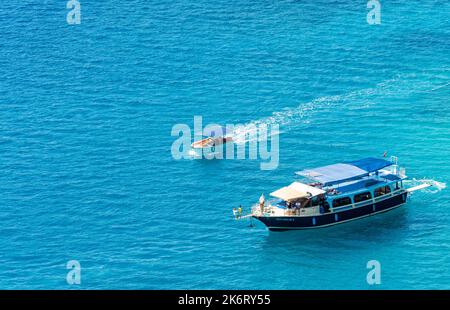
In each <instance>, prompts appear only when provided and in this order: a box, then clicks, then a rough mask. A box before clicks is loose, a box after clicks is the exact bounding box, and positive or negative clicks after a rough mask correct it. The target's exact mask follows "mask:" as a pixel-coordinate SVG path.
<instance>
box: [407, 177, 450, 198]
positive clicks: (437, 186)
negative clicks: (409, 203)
mask: <svg viewBox="0 0 450 310" xmlns="http://www.w3.org/2000/svg"><path fill="white" fill-rule="evenodd" d="M403 183H405V184H408V186H411V187H412V186H417V185H420V184H430V185H431V186H430V187H428V188H426V189H424V190H423V192H424V193H430V194H436V193H438V192H440V191H442V190H443V189H445V188H446V187H447V185H446V184H445V183H444V182H439V181H436V180H433V179H416V178H412V179H410V180H405V181H403Z"/></svg>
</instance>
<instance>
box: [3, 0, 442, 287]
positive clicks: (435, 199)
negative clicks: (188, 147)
mask: <svg viewBox="0 0 450 310" xmlns="http://www.w3.org/2000/svg"><path fill="white" fill-rule="evenodd" d="M80 3H81V14H82V15H81V24H79V25H69V24H68V23H67V21H66V15H67V13H68V12H69V10H68V9H66V1H64V0H58V1H50V0H47V1H31V0H21V1H2V4H1V5H0V288H1V289H450V203H449V201H450V193H449V190H448V188H446V184H448V183H449V182H450V102H449V98H450V2H449V1H447V0H442V1H439V0H420V1H419V0H409V1H399V0H397V1H381V4H382V6H381V24H380V25H370V24H368V23H367V21H366V15H367V13H368V12H369V9H367V7H366V5H367V2H366V1H353V0H339V1H330V0H302V1H266V0H261V1H247V0H239V1H238V0H227V1H224V0H217V1H205V0H198V1H187V0H184V1H179V0H174V1H166V0H162V1H153V0H151V1H144V0H130V1H119V0H109V1H106V0H104V1H99V0H95V1H94V0H80ZM194 115H198V116H202V117H203V123H204V124H208V123H218V124H244V125H252V124H255V125H256V124H268V125H273V124H278V125H279V126H280V133H279V135H277V137H278V138H279V143H280V158H279V165H278V168H277V169H274V170H261V167H260V164H261V160H258V159H257V160H250V159H246V160H205V159H203V160H202V159H182V160H175V159H174V158H173V156H172V153H171V147H172V144H173V143H174V141H175V140H176V139H177V137H174V136H172V135H171V131H172V127H173V126H174V125H175V124H186V125H188V126H190V127H192V126H193V123H194ZM384 152H387V154H388V156H390V155H396V156H398V158H399V163H400V164H401V165H402V166H404V167H406V173H407V174H408V175H409V177H410V178H411V180H414V179H415V180H422V179H426V180H430V181H431V182H434V184H435V185H436V186H435V187H433V188H431V189H427V190H425V191H422V192H417V193H414V194H413V195H412V197H411V199H410V200H409V201H408V204H407V205H406V206H405V207H402V208H400V209H397V210H396V211H392V212H388V213H385V214H381V215H378V216H374V217H370V218H367V219H363V220H358V221H355V222H352V223H348V224H343V225H338V226H335V227H331V228H326V229H319V230H313V231H295V232H285V233H270V232H268V231H267V230H266V229H265V227H264V226H263V225H261V224H260V223H257V222H256V221H253V223H250V221H235V220H234V219H233V217H232V208H234V207H237V206H239V205H243V206H244V209H245V210H247V209H248V207H250V205H251V204H253V203H255V202H257V200H258V198H259V196H260V195H261V193H265V195H266V197H267V196H268V194H269V193H270V192H271V191H274V190H276V189H277V188H279V187H282V186H285V185H287V184H289V183H290V182H292V181H293V180H294V179H295V175H294V172H295V171H298V170H301V169H304V168H309V167H314V166H319V165H327V164H332V163H335V162H340V161H344V160H355V159H359V158H363V157H368V156H381V155H382V154H383V153H384ZM417 183H418V181H411V184H417ZM251 224H252V226H253V227H252V226H251ZM70 260H77V261H78V262H79V263H80V265H81V284H79V285H76V284H75V285H69V284H68V283H67V281H66V275H67V272H68V271H69V270H68V269H66V263H67V262H68V261H70ZM369 260H378V261H379V262H380V264H381V284H380V285H375V286H371V285H369V284H368V283H367V281H366V276H367V273H368V272H369V271H370V270H369V269H367V262H368V261H369Z"/></svg>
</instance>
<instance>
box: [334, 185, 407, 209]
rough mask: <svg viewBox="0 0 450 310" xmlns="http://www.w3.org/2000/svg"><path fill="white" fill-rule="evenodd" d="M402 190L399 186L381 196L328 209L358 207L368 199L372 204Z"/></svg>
mask: <svg viewBox="0 0 450 310" xmlns="http://www.w3.org/2000/svg"><path fill="white" fill-rule="evenodd" d="M404 191H405V190H404V189H403V188H399V189H397V190H395V191H393V192H390V193H387V194H384V195H381V196H378V197H372V198H370V199H367V200H364V201H360V202H356V203H349V204H346V205H343V206H340V207H337V208H330V211H331V212H337V211H342V210H347V209H351V208H358V207H361V206H363V205H366V204H367V202H369V201H370V203H372V204H373V203H376V202H379V201H382V200H384V199H386V198H389V197H393V196H396V195H398V194H400V193H402V192H404Z"/></svg>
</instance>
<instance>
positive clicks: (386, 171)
mask: <svg viewBox="0 0 450 310" xmlns="http://www.w3.org/2000/svg"><path fill="white" fill-rule="evenodd" d="M296 174H297V175H300V176H302V177H303V178H305V179H306V180H307V181H306V182H297V181H296V182H293V183H292V184H290V185H288V186H285V187H283V188H280V189H278V190H276V191H274V192H272V193H271V194H270V195H271V196H272V197H274V198H275V199H276V200H274V201H272V202H269V203H265V201H264V199H263V200H262V201H261V200H260V201H259V203H257V204H255V205H254V206H253V207H252V211H251V213H250V214H249V215H248V216H246V217H253V218H255V219H257V220H259V221H261V222H262V223H264V225H266V226H267V228H268V229H269V230H272V231H282V230H291V229H309V228H319V227H326V226H332V225H336V224H341V223H346V222H349V221H352V220H356V219H360V218H363V217H367V216H371V215H375V214H378V213H382V212H386V211H389V210H393V209H395V208H398V207H400V206H402V205H404V204H405V203H406V198H407V196H408V194H409V193H411V192H413V191H416V190H420V189H423V188H426V187H429V186H431V184H428V183H423V184H420V185H418V186H414V187H410V188H405V187H404V180H405V179H406V178H407V176H406V175H405V169H404V168H400V167H399V166H398V165H397V158H396V157H391V159H390V160H386V159H379V158H364V159H360V160H355V161H350V162H342V163H338V164H333V165H328V166H324V167H318V168H313V169H307V170H303V171H299V172H296ZM308 181H309V182H308ZM262 197H263V196H262Z"/></svg>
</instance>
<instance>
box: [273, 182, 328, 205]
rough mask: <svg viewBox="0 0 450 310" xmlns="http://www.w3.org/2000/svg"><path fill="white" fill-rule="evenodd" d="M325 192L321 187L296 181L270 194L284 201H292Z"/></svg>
mask: <svg viewBox="0 0 450 310" xmlns="http://www.w3.org/2000/svg"><path fill="white" fill-rule="evenodd" d="M324 193H325V191H323V190H321V189H320V188H316V187H312V186H309V185H306V184H303V183H299V182H294V183H292V184H291V185H289V186H285V187H282V188H280V189H279V190H276V191H274V192H272V193H270V196H273V197H276V198H279V199H282V200H284V201H291V200H296V199H300V198H307V197H313V196H317V195H320V194H324Z"/></svg>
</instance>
